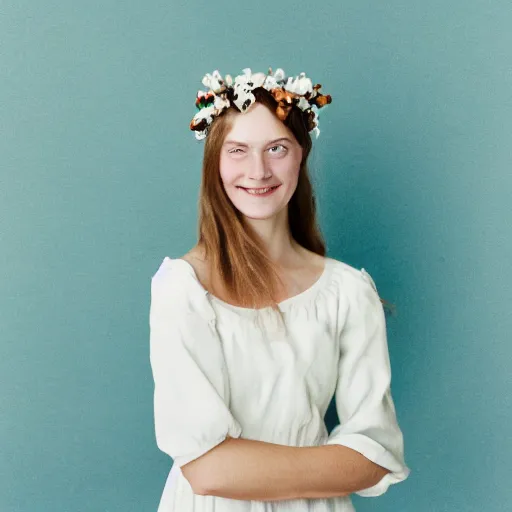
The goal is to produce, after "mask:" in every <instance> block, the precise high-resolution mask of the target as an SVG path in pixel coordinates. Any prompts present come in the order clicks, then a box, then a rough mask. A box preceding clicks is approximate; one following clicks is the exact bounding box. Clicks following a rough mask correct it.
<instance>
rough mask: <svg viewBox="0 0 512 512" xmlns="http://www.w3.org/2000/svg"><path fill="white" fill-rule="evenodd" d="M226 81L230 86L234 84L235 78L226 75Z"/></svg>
mask: <svg viewBox="0 0 512 512" xmlns="http://www.w3.org/2000/svg"><path fill="white" fill-rule="evenodd" d="M224 81H225V82H226V85H227V86H228V87H231V86H232V85H233V78H232V76H231V75H226V76H225V77H224Z"/></svg>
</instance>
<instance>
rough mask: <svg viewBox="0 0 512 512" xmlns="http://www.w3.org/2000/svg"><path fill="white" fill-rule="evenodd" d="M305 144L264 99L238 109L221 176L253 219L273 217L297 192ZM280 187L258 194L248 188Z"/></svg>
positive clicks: (238, 204) (235, 201) (223, 151)
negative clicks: (265, 103) (302, 145)
mask: <svg viewBox="0 0 512 512" xmlns="http://www.w3.org/2000/svg"><path fill="white" fill-rule="evenodd" d="M301 159H302V147H301V146H300V144H299V143H298V142H297V140H296V139H295V137H294V135H293V133H292V132H291V130H289V129H288V128H287V127H286V126H285V125H284V124H283V123H282V122H281V121H280V120H279V119H277V118H276V117H275V115H274V114H272V113H271V112H270V111H269V110H268V109H267V107H265V106H264V105H262V104H261V103H257V102H256V103H254V104H253V105H251V107H250V108H249V110H248V111H247V112H245V113H240V112H235V113H234V114H233V117H232V128H231V130H230V131H229V132H228V134H227V135H226V137H225V139H224V143H223V145H222V148H221V155H220V177H221V180H222V183H223V185H224V189H225V190H226V193H227V195H228V197H229V198H230V199H231V201H232V202H233V204H234V205H235V207H236V208H237V209H238V210H240V212H241V213H242V214H244V215H245V216H247V217H249V218H253V219H265V218H269V217H273V216H274V215H276V214H277V213H279V212H280V211H281V210H282V209H283V208H285V207H286V206H287V204H288V202H289V200H290V198H291V197H292V195H293V193H294V192H295V188H296V187H297V180H298V176H299V169H300V162H301ZM274 186H277V188H276V189H275V190H274V191H273V192H271V193H270V194H265V195H255V194H251V193H249V192H247V191H246V190H245V189H258V188H259V189H262V188H264V187H274Z"/></svg>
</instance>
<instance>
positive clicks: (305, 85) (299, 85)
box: [284, 73, 313, 96]
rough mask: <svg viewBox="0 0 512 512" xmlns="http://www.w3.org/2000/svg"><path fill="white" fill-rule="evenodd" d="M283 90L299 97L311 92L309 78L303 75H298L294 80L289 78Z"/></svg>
mask: <svg viewBox="0 0 512 512" xmlns="http://www.w3.org/2000/svg"><path fill="white" fill-rule="evenodd" d="M284 88H285V89H286V90H287V91H289V92H293V93H295V94H298V95H299V96H300V95H303V94H306V93H307V92H309V93H311V92H313V83H312V82H311V79H310V78H307V77H306V74H305V73H300V75H299V76H298V77H295V79H293V78H292V77H289V78H288V81H287V82H286V84H285V86H284Z"/></svg>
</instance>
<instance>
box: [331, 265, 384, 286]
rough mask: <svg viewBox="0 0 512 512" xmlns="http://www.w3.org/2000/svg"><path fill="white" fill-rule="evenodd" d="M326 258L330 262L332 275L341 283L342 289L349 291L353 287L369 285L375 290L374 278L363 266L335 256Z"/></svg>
mask: <svg viewBox="0 0 512 512" xmlns="http://www.w3.org/2000/svg"><path fill="white" fill-rule="evenodd" d="M328 259H329V260H330V261H331V262H332V266H333V277H334V278H335V279H337V280H338V281H339V282H340V284H342V289H343V290H345V291H346V292H350V291H351V290H353V288H354V287H361V286H362V287H367V286H371V287H372V288H373V290H374V291H375V292H377V286H376V284H375V281H374V279H373V278H372V276H371V275H370V273H369V272H368V271H367V270H366V269H365V268H364V267H361V268H360V269H359V268H357V267H355V266H353V265H350V264H349V263H347V262H345V261H343V260H339V259H335V258H328Z"/></svg>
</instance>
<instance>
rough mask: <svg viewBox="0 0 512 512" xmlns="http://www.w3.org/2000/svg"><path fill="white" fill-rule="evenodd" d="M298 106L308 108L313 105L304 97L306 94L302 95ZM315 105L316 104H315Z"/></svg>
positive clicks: (303, 108) (302, 108)
mask: <svg viewBox="0 0 512 512" xmlns="http://www.w3.org/2000/svg"><path fill="white" fill-rule="evenodd" d="M297 106H298V107H299V108H300V109H301V110H302V111H304V110H307V109H308V108H310V107H311V105H310V104H309V101H308V100H307V99H306V98H304V96H301V97H300V99H299V102H298V103H297ZM314 106H315V105H314Z"/></svg>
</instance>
